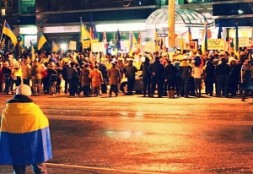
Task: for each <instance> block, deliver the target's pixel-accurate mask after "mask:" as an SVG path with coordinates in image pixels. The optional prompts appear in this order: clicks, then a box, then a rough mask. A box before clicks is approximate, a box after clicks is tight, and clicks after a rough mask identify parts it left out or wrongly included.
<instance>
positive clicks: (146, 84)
mask: <svg viewBox="0 0 253 174" xmlns="http://www.w3.org/2000/svg"><path fill="white" fill-rule="evenodd" d="M150 81H151V80H150V78H148V77H143V94H144V95H145V96H146V95H147V93H148V95H149V96H150Z"/></svg>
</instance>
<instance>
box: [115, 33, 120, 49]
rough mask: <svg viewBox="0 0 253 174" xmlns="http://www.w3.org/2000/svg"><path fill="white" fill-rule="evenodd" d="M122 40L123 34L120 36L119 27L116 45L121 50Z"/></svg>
mask: <svg viewBox="0 0 253 174" xmlns="http://www.w3.org/2000/svg"><path fill="white" fill-rule="evenodd" d="M120 40H121V36H120V32H119V29H118V30H117V36H116V47H117V49H118V50H121V43H120Z"/></svg>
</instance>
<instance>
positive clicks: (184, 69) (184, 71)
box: [179, 61, 192, 79]
mask: <svg viewBox="0 0 253 174" xmlns="http://www.w3.org/2000/svg"><path fill="white" fill-rule="evenodd" d="M179 71H180V74H181V78H182V79H189V78H191V73H192V68H191V66H190V65H189V64H188V63H187V62H186V61H182V62H181V64H180V67H179Z"/></svg>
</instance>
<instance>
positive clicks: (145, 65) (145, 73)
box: [141, 57, 151, 97]
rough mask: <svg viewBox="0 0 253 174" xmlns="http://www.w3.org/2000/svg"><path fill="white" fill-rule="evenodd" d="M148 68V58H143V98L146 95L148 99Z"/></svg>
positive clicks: (149, 81)
mask: <svg viewBox="0 0 253 174" xmlns="http://www.w3.org/2000/svg"><path fill="white" fill-rule="evenodd" d="M149 66H150V60H149V58H148V57H145V60H144V62H143V63H142V64H141V70H142V81H143V96H144V97H146V96H147V94H148V96H149V97H150V95H151V90H150V83H151V76H150V72H149V70H148V69H149Z"/></svg>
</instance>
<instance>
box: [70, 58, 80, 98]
mask: <svg viewBox="0 0 253 174" xmlns="http://www.w3.org/2000/svg"><path fill="white" fill-rule="evenodd" d="M68 76H69V95H70V96H71V97H73V96H75V94H76V93H77V88H78V84H79V75H78V71H77V69H76V64H75V63H74V62H71V63H70V69H69V71H68Z"/></svg>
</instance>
